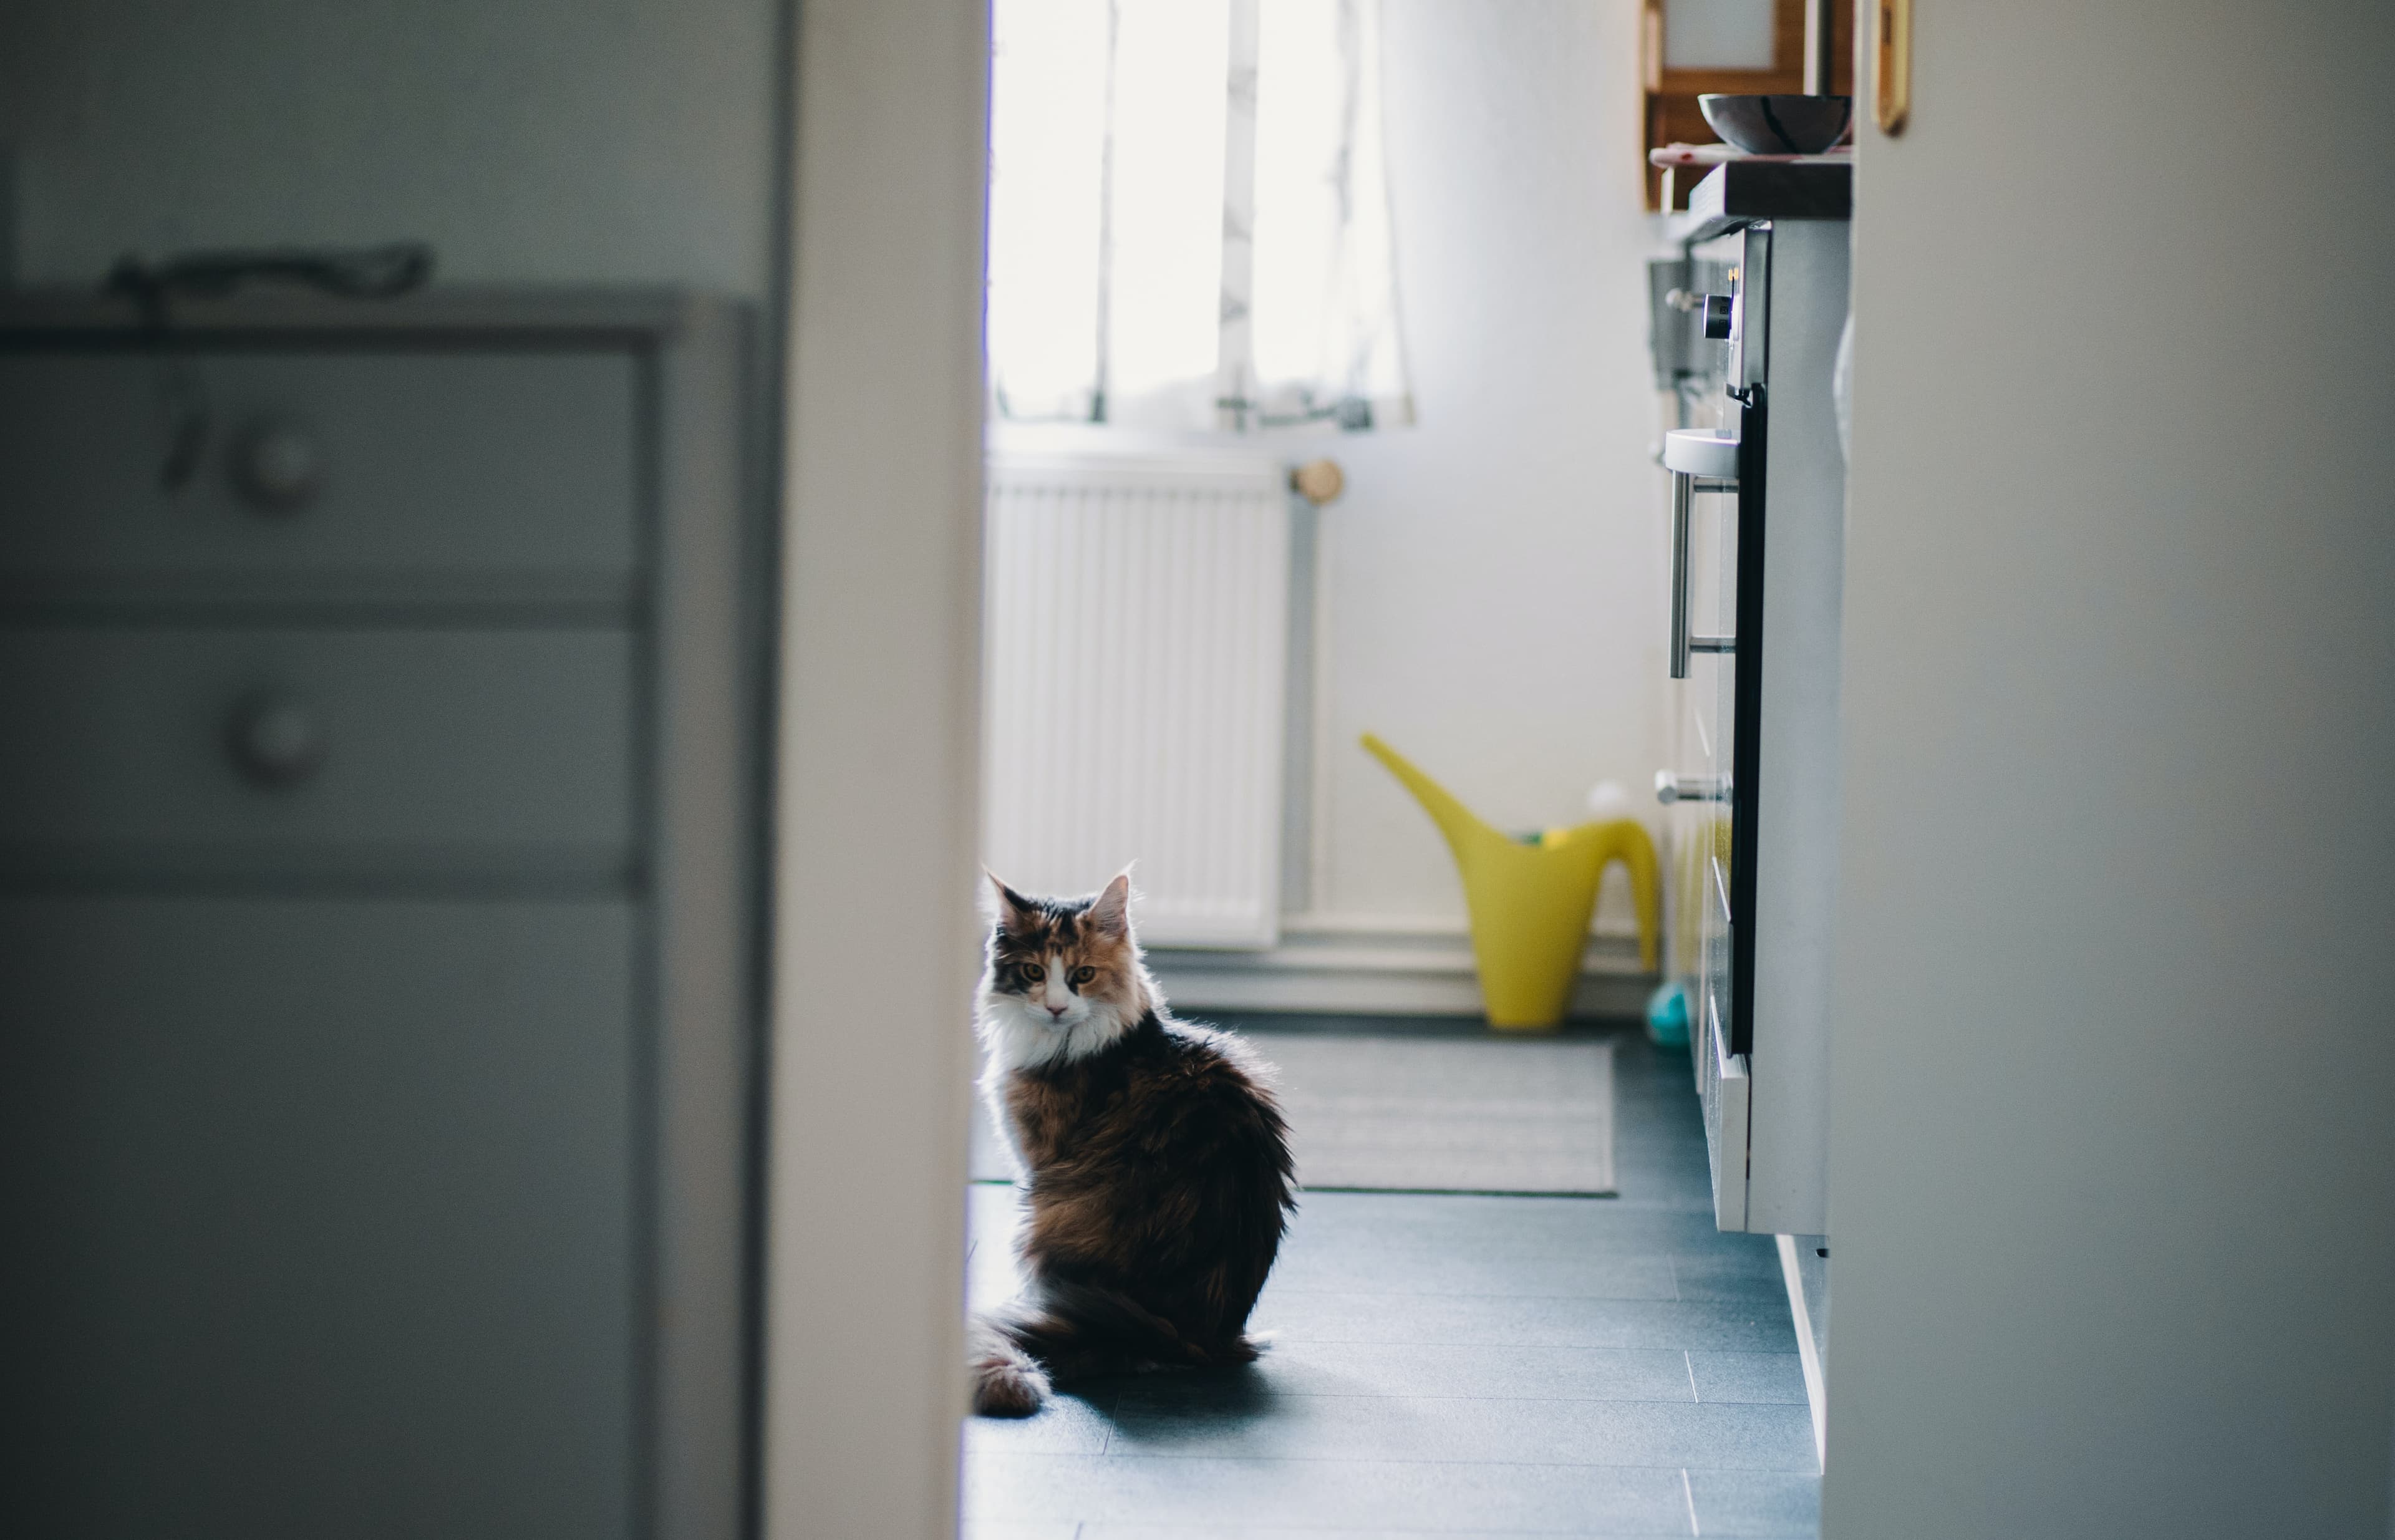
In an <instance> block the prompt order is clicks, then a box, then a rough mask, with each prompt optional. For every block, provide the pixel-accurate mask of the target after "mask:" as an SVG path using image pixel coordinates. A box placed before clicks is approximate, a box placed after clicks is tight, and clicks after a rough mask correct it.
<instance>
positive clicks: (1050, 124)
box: [988, 0, 1412, 432]
mask: <svg viewBox="0 0 2395 1540" xmlns="http://www.w3.org/2000/svg"><path fill="white" fill-rule="evenodd" d="M1379 21H1380V17H1379V7H1378V4H1377V0H998V4H997V6H996V7H995V10H994V13H993V18H992V25H993V44H994V49H995V52H994V58H993V61H992V77H991V113H990V236H989V239H990V251H989V333H988V342H989V368H990V390H991V397H992V405H993V413H994V416H996V417H997V418H999V419H1002V420H1010V421H1018V422H1059V421H1063V422H1090V423H1109V424H1119V425H1125V426H1131V427H1143V428H1158V429H1177V430H1187V429H1199V430H1206V429H1211V430H1223V431H1233V432H1254V431H1262V430H1265V429H1278V428H1293V427H1306V426H1327V427H1338V428H1345V429H1360V428H1370V427H1374V426H1385V425H1388V424H1390V423H1396V422H1405V421H1409V420H1410V419H1411V414H1412V408H1411V405H1410V403H1409V399H1408V396H1407V392H1406V385H1405V373H1404V361H1403V357H1402V353H1401V350H1400V347H1399V342H1398V328H1397V303H1396V272H1395V263H1394V259H1393V255H1392V245H1393V242H1392V229H1391V220H1390V209H1389V194H1388V177H1387V169H1386V165H1385V160H1384V156H1383V134H1382V126H1381V92H1380V73H1381V72H1380V27H1379Z"/></svg>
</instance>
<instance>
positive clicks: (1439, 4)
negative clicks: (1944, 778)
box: [1315, 0, 1665, 928]
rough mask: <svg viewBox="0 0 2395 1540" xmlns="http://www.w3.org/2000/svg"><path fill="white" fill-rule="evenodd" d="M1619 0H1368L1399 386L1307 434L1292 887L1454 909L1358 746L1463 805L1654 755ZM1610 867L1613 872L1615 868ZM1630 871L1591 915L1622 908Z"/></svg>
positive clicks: (1490, 808) (1654, 545) (1632, 205)
mask: <svg viewBox="0 0 2395 1540" xmlns="http://www.w3.org/2000/svg"><path fill="white" fill-rule="evenodd" d="M1637 15H1638V12H1637V7H1636V6H1635V5H1634V4H1633V3H1632V0H1508V3H1507V4H1505V5H1503V6H1480V5H1464V4H1457V3H1455V0H1390V3H1389V5H1388V7H1387V11H1386V38H1387V52H1386V59H1385V69H1386V92H1387V112H1388V128H1389V136H1390V139H1389V163H1390V166H1391V167H1392V175H1393V176H1394V178H1395V179H1396V180H1395V187H1394V200H1395V204H1396V232H1397V243H1398V247H1397V262H1398V271H1397V281H1398V285H1399V289H1400V295H1401V300H1402V305H1403V322H1404V326H1405V340H1406V345H1407V347H1408V349H1409V356H1410V361H1411V367H1412V375H1413V385H1414V399H1415V405H1416V408H1417V412H1418V416H1419V422H1418V425H1417V426H1415V427H1413V428H1411V429H1400V430H1396V431H1384V432H1378V433H1370V434H1357V435H1350V436H1346V437H1343V438H1340V439H1337V440H1333V441H1328V442H1326V443H1325V444H1324V445H1323V449H1324V452H1327V453H1330V454H1333V455H1335V456H1336V457H1337V458H1339V459H1340V460H1341V462H1342V463H1343V465H1344V466H1345V468H1346V470H1347V471H1348V474H1349V484H1348V485H1349V490H1348V494H1347V496H1346V498H1344V499H1343V501H1341V502H1340V503H1338V504H1337V505H1335V506H1334V507H1333V508H1332V509H1331V510H1330V511H1329V513H1328V514H1327V515H1326V517H1325V520H1324V525H1325V529H1326V532H1327V533H1326V544H1325V547H1324V559H1325V561H1326V564H1327V573H1328V584H1329V604H1330V695H1329V699H1328V702H1327V711H1328V727H1329V733H1328V763H1327V764H1326V765H1325V766H1324V767H1323V772H1324V774H1325V775H1326V776H1327V798H1326V801H1327V806H1326V807H1324V808H1323V809H1322V811H1323V813H1324V814H1325V815H1326V816H1325V817H1324V820H1323V822H1324V829H1323V835H1322V837H1321V838H1320V839H1319V841H1318V842H1317V850H1318V851H1319V852H1320V854H1321V856H1322V857H1323V858H1322V859H1321V860H1320V861H1319V863H1318V865H1317V871H1316V874H1315V894H1316V902H1317V909H1319V910H1322V911H1328V912H1329V913H1330V914H1332V915H1336V916H1340V917H1345V918H1354V917H1359V916H1360V917H1363V918H1365V919H1368V920H1370V919H1382V920H1388V919H1396V920H1400V921H1402V920H1407V919H1412V920H1417V921H1431V922H1437V921H1442V920H1444V921H1450V922H1452V923H1454V924H1455V925H1457V926H1461V925H1462V919H1463V901H1462V889H1461V887H1460V885H1459V884H1458V883H1457V881H1456V877H1455V872H1454V868H1453V865H1452V863H1451V862H1450V860H1449V856H1448V854H1447V849H1446V847H1445V845H1444V844H1442V843H1440V841H1439V838H1438V835H1437V833H1436V830H1434V829H1433V828H1432V826H1431V824H1430V821H1429V820H1428V819H1427V818H1425V817H1424V816H1422V812H1421V811H1420V809H1419V808H1418V807H1416V805H1415V804H1414V803H1413V802H1412V800H1411V799H1410V798H1409V797H1408V796H1407V795H1406V794H1405V793H1404V792H1403V791H1402V790H1399V789H1398V787H1397V786H1396V782H1395V781H1393V780H1392V779H1391V778H1390V777H1389V776H1388V775H1387V773H1386V772H1384V771H1383V770H1382V769H1381V768H1380V766H1379V765H1378V764H1377V763H1374V762H1373V761H1372V760H1370V758H1369V757H1368V756H1366V755H1365V753H1364V752H1363V751H1362V750H1360V749H1358V748H1356V735H1357V734H1359V733H1362V732H1365V731H1367V730H1370V731H1373V732H1377V733H1379V734H1381V735H1382V736H1383V737H1386V738H1387V739H1388V740H1389V741H1390V742H1391V743H1392V744H1394V745H1396V747H1397V749H1399V750H1401V751H1403V752H1405V753H1406V754H1408V755H1409V756H1410V757H1412V758H1413V759H1415V760H1416V761H1417V762H1418V763H1421V764H1422V766H1423V767H1424V768H1425V769H1426V770H1428V771H1429V772H1430V773H1431V774H1432V775H1433V776H1434V777H1437V778H1439V779H1441V780H1443V781H1445V782H1446V783H1447V784H1448V785H1449V786H1450V787H1451V788H1452V789H1453V790H1455V791H1456V792H1457V794H1458V795H1460V796H1461V797H1462V798H1463V800H1464V801H1465V802H1466V803H1469V804H1470V805H1471V806H1473V807H1474V808H1475V809H1476V810H1478V811H1479V812H1480V813H1482V814H1483V815H1484V816H1487V817H1489V818H1490V819H1491V820H1492V821H1494V822H1496V823H1497V824H1499V825H1500V826H1501V827H1505V828H1520V829H1536V828H1542V827H1547V826H1552V825H1556V824H1568V823H1575V822H1578V821H1580V820H1581V818H1583V817H1585V816H1587V814H1586V812H1585V805H1586V803H1585V799H1586V795H1587V792H1588V789H1589V788H1590V786H1591V785H1593V784H1594V783H1595V782H1596V781H1598V780H1600V779H1607V778H1611V779H1616V780H1619V781H1621V782H1623V783H1624V785H1625V786H1626V787H1627V788H1628V789H1629V790H1631V791H1632V793H1633V797H1634V803H1633V806H1634V811H1635V812H1636V813H1637V814H1638V816H1642V817H1651V815H1652V812H1653V803H1652V798H1651V795H1648V794H1647V793H1645V792H1644V791H1643V790H1641V789H1643V788H1646V787H1647V786H1649V785H1650V784H1651V783H1652V780H1653V777H1654V773H1655V771H1656V770H1657V769H1658V768H1659V767H1660V766H1661V763H1662V760H1661V754H1662V752H1663V744H1664V739H1663V736H1662V719H1661V713H1662V700H1663V692H1662V681H1663V657H1662V645H1661V640H1662V638H1661V632H1662V628H1663V616H1664V610H1663V598H1664V594H1663V584H1664V572H1663V564H1664V557H1665V546H1664V541H1663V536H1664V529H1663V513H1662V510H1661V504H1660V501H1659V495H1658V491H1657V487H1656V483H1655V472H1654V471H1652V469H1651V467H1650V466H1649V464H1648V461H1647V453H1648V446H1649V442H1650V439H1651V436H1652V433H1653V431H1654V420H1655V418H1654V405H1653V396H1652V393H1651V392H1650V390H1649V388H1648V383H1647V382H1648V381H1649V379H1650V378H1651V376H1650V373H1649V366H1648V364H1647V343H1646V277H1645V269H1644V259H1645V258H1646V256H1647V254H1648V252H1649V249H1650V244H1651V240H1650V236H1649V234H1648V223H1647V216H1646V214H1645V212H1644V205H1643V202H1642V198H1643V193H1642V183H1641V180H1640V175H1639V145H1640V138H1639V135H1640V126H1639V112H1640V96H1639V83H1638V50H1637ZM1615 877H1616V879H1617V880H1618V878H1619V873H1616V874H1615ZM1626 900H1627V892H1626V887H1625V888H1623V889H1621V891H1618V892H1615V893H1612V894H1611V895H1610V896H1608V900H1607V905H1606V909H1605V911H1604V928H1617V927H1620V926H1623V925H1626V924H1627V923H1628V921H1629V908H1628V904H1627V901H1626Z"/></svg>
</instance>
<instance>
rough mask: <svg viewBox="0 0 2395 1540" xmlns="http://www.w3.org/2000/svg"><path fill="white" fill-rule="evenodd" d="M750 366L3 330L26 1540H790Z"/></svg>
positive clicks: (5, 1240) (533, 347)
mask: <svg viewBox="0 0 2395 1540" xmlns="http://www.w3.org/2000/svg"><path fill="white" fill-rule="evenodd" d="M744 337H745V325H744V320H743V317H742V315H741V313H740V312H739V311H738V310H737V309H736V308H735V307H731V306H727V305H724V304H721V303H716V302H711V301H704V300H696V299H687V298H681V297H675V296H668V295H580V296H576V295H554V294H553V295H514V296H501V295H486V296H437V295H436V296H425V297H417V298H415V299H407V300H403V301H396V302H390V303H374V302H363V301H349V302H343V301H332V300H305V301H303V300H300V299H236V300H222V301H210V302H206V303H197V302H194V303H191V304H186V305H181V306H179V307H177V309H176V311H175V313H174V315H173V317H172V318H171V321H170V324H169V325H166V326H165V328H163V329H157V328H148V327H145V326H143V325H139V324H137V323H136V322H135V321H134V320H133V318H132V317H131V316H129V315H128V314H127V313H126V312H124V311H123V310H122V309H120V308H116V307H113V306H112V305H110V304H108V303H105V302H102V301H98V300H87V299H71V298H51V299H43V298H39V297H20V298H18V299H9V300H6V301H0V1227H5V1228H0V1247H5V1250H6V1253H7V1256H8V1257H9V1259H10V1260H9V1262H8V1264H7V1267H6V1268H5V1270H0V1403H5V1405H6V1407H7V1422H6V1426H5V1427H0V1533H8V1534H11V1535H24V1536H36V1535H53V1534H56V1535H111V1536H113V1535H127V1536H131V1535H161V1534H175V1535H183V1536H225V1537H232V1536H241V1537H244V1540H261V1537H271V1536H285V1535H289V1536H298V1535H309V1536H320V1535H336V1534H337V1535H343V1536H385V1535H389V1536H401V1535H409V1536H420V1535H432V1534H438V1535H442V1536H444V1537H457V1540H462V1537H468V1536H485V1535H487V1536H499V1535H507V1536H518V1537H521V1536H535V1535H556V1536H575V1537H577V1540H598V1537H607V1536H623V1537H627V1540H630V1537H634V1536H658V1537H668V1540H679V1537H682V1536H690V1537H693V1540H696V1537H700V1536H710V1537H711V1536H724V1537H726V1540H728V1537H729V1536H731V1535H732V1534H734V1533H736V1532H737V1530H738V1529H739V1527H740V1523H741V1505H742V1502H743V1496H742V1494H743V1491H744V1487H745V1475H744V1472H745V1468H746V1465H747V1460H748V1455H747V1454H746V1440H747V1433H746V1428H747V1426H748V1418H747V1415H746V1414H745V1412H744V1395H745V1392H744V1388H743V1386H744V1363H745V1359H746V1348H747V1340H748V1302H747V1300H748V1294H747V1283H746V1279H747V1276H748V1257H749V1255H750V1251H751V1246H750V1240H749V1230H750V1226H751V1221H750V1214H751V1211H752V1209H753V1206H754V1205H753V1203H752V1202H751V1201H750V1196H749V1178H748V1157H747V1133H746V1123H747V1117H748V1087H749V1085H750V1083H751V1076H750V1072H749V1070H750V1061H751V1059H752V1057H753V1052H754V1044H755V1042H756V1015H757V1012H756V1004H755V1002H756V998H757V989H756V987H755V983H754V979H753V974H754V972H755V961H754V954H755V945H756V934H757V922H756V913H757V903H756V900H755V893H756V888H757V881H758V879H757V875H756V872H757V867H758V863H757V861H756V859H755V856H756V854H757V853H756V852H755V850H754V849H753V846H754V843H755V837H756V834H755V831H756V829H757V827H758V820H757V819H756V817H755V816H754V808H755V805H756V797H757V791H758V786H759V783H760V777H759V776H758V774H757V772H756V769H755V765H756V752H757V750H756V747H755V746H756V744H757V742H758V741H759V734H758V733H757V732H756V730H755V718H756V717H757V715H758V712H757V711H756V710H755V709H754V707H755V703H756V702H757V700H758V699H760V698H761V697H760V695H759V691H758V684H759V681H760V679H761V671H760V669H759V666H758V657H759V645H758V644H759V639H760V637H761V634H762V632H761V627H760V625H759V622H758V617H759V616H760V615H761V604H759V603H758V602H757V600H756V596H755V595H754V594H753V593H752V592H751V587H752V579H753V576H754V575H755V574H757V573H760V572H761V571H762V570H763V564H761V562H760V561H759V560H758V559H757V558H758V555H759V551H758V550H757V549H756V539H755V529H756V521H754V520H753V519H752V518H751V517H749V515H748V510H750V509H751V508H753V506H754V504H755V501H756V499H755V498H754V497H753V496H752V483H751V480H750V478H749V477H748V474H747V471H745V469H744V465H745V459H744V451H743V444H744V440H745V438H746V437H747V436H748V435H747V434H746V432H745V428H746V418H745V405H744V391H743V388H742V382H743V375H744V370H745V368H746V362H745V361H746V352H747V347H746V343H745V340H744ZM170 483H171V484H172V485H169V484H170Z"/></svg>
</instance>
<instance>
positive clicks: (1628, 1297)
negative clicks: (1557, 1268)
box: [1278, 1288, 1726, 1305]
mask: <svg viewBox="0 0 2395 1540" xmlns="http://www.w3.org/2000/svg"><path fill="white" fill-rule="evenodd" d="M1278 1292H1279V1293H1280V1294H1305V1295H1307V1296H1309V1297H1312V1298H1317V1299H1318V1298H1322V1297H1325V1296H1329V1297H1330V1298H1334V1299H1579V1300H1585V1301H1587V1302H1588V1303H1590V1304H1592V1305H1719V1304H1723V1303H1726V1302H1725V1301H1722V1300H1717V1299H1664V1298H1658V1297H1657V1296H1655V1295H1653V1294H1523V1293H1520V1292H1519V1291H1516V1290H1492V1289H1399V1290H1391V1289H1290V1288H1284V1289H1281V1290H1279V1291H1278Z"/></svg>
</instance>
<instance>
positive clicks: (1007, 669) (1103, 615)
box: [982, 455, 1290, 947]
mask: <svg viewBox="0 0 2395 1540" xmlns="http://www.w3.org/2000/svg"><path fill="white" fill-rule="evenodd" d="M1283 478H1284V471H1282V469H1281V468H1280V466H1279V465H1277V463H1271V462H1264V461H1251V460H1231V461H1220V460H1198V459H1190V460H1162V459H1146V458H1143V459H1128V458H1126V459H1103V460H1101V459H1095V458H1032V457H1027V456H1006V455H993V456H992V458H991V459H990V461H989V465H988V488H989V494H988V495H989V504H988V526H987V541H988V545H987V552H986V579H985V581H986V585H987V587H986V604H985V606H984V611H983V614H984V619H983V652H982V657H983V669H984V677H983V686H984V687H983V696H982V700H983V708H982V710H983V732H982V744H983V750H982V753H983V776H982V786H983V796H984V799H985V801H984V805H983V825H982V828H983V840H984V844H985V848H986V852H987V856H986V859H987V860H988V863H989V867H990V870H993V871H995V872H997V873H998V874H999V876H1001V877H1003V878H1005V879H1006V881H1008V882H1009V883H1013V884H1014V885H1015V886H1017V887H1020V888H1023V889H1025V890H1026V891H1029V892H1035V893H1086V892H1088V891H1090V890H1091V889H1093V888H1095V887H1097V886H1099V885H1100V884H1101V883H1104V882H1105V880H1106V879H1107V878H1108V877H1111V876H1112V875H1114V873H1115V872H1116V871H1117V870H1120V869H1121V868H1122V867H1123V866H1124V865H1126V864H1127V863H1130V862H1132V861H1136V862H1138V870H1137V872H1136V874H1135V876H1134V879H1133V880H1134V882H1135V883H1136V884H1137V886H1138V887H1139V889H1140V891H1141V892H1142V893H1143V894H1144V895H1145V898H1144V901H1143V902H1142V903H1141V905H1140V906H1139V908H1138V909H1137V911H1136V915H1137V919H1138V923H1139V929H1140V938H1141V939H1142V940H1143V941H1144V942H1146V943H1149V944H1151V945H1163V946H1182V947H1192V946H1194V947H1269V946H1271V945H1273V944H1274V943H1275V942H1276V941H1277V939H1278V936H1279V919H1280V913H1279V909H1280V905H1279V898H1280V827H1281V781H1282V753H1281V738H1282V724H1283V719H1284V712H1285V701H1286V692H1287V687H1288V678H1287V667H1288V648H1289V616H1290V608H1289V580H1290V579H1289V571H1290V563H1289V548H1290V511H1289V501H1288V498H1289V494H1288V492H1287V491H1286V490H1285V482H1284V479H1283Z"/></svg>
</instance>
